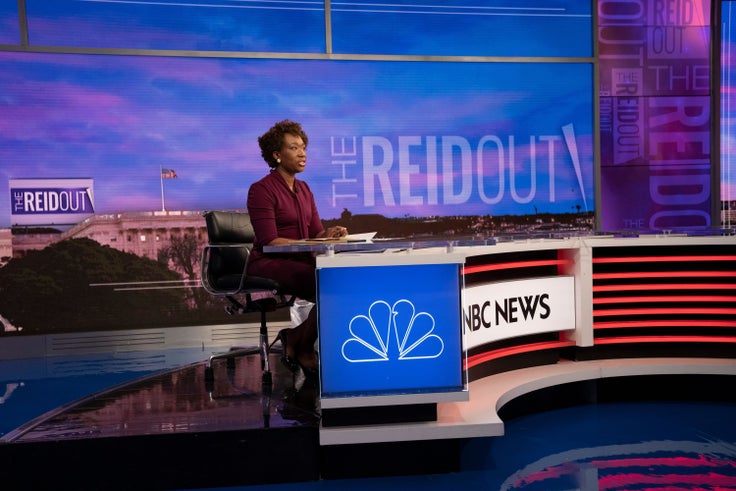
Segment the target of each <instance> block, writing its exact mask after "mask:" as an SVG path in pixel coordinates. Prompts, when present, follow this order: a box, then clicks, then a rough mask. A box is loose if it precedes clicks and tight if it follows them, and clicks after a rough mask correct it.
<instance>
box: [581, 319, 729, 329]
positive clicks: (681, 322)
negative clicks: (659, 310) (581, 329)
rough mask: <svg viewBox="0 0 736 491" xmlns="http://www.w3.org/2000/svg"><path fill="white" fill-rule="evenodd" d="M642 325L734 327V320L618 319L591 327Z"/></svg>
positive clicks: (634, 326)
mask: <svg viewBox="0 0 736 491" xmlns="http://www.w3.org/2000/svg"><path fill="white" fill-rule="evenodd" d="M642 327H736V320H733V321H726V320H709V321H704V320H703V319H678V320H671V321H662V320H643V321H618V322H594V323H593V329H622V328H642Z"/></svg>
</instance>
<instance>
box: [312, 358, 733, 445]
mask: <svg viewBox="0 0 736 491" xmlns="http://www.w3.org/2000/svg"><path fill="white" fill-rule="evenodd" d="M636 375H736V363H734V361H733V360H732V359H712V358H627V359H612V360H593V361H578V362H573V361H562V362H560V363H557V364H556V365H542V366H536V367H530V368H523V369H519V370H513V371H509V372H504V373H500V374H496V375H492V376H489V377H485V378H483V379H480V380H476V381H474V382H471V383H470V387H469V390H470V400H469V401H464V402H444V403H439V404H438V405H437V421H433V422H426V423H406V424H396V425H394V424H387V425H366V426H358V427H339V428H324V427H321V428H320V435H319V436H320V445H323V446H324V445H345V444H354V443H382V442H384V443H385V442H403V441H418V440H439V439H453V438H478V437H488V436H502V435H503V434H504V424H503V421H502V420H501V418H500V417H499V416H498V411H499V410H500V409H501V408H502V407H503V406H504V405H505V404H506V403H508V402H509V401H511V400H513V399H515V398H517V397H519V396H522V395H524V394H528V393H531V392H534V391H536V390H539V389H545V388H547V387H553V386H556V385H563V384H567V383H572V382H581V381H585V380H595V379H602V378H609V377H626V376H636Z"/></svg>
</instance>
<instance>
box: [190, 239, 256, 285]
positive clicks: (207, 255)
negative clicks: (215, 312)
mask: <svg viewBox="0 0 736 491" xmlns="http://www.w3.org/2000/svg"><path fill="white" fill-rule="evenodd" d="M213 249H216V250H220V249H242V250H243V251H244V253H245V261H244V264H243V271H242V273H241V274H240V283H239V285H238V286H237V288H236V289H234V290H221V289H218V288H217V287H216V286H215V285H213V284H212V283H211V282H210V275H209V267H210V259H211V257H212V250H213ZM249 259H250V247H249V244H208V245H206V246H205V247H204V249H203V250H202V268H201V272H200V276H201V281H202V287H204V289H205V290H206V291H207V292H208V293H210V294H212V295H234V294H236V293H239V292H241V291H242V290H243V286H244V285H245V279H246V276H247V271H248V260H249Z"/></svg>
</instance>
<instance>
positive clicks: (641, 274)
mask: <svg viewBox="0 0 736 491" xmlns="http://www.w3.org/2000/svg"><path fill="white" fill-rule="evenodd" d="M701 276H702V277H705V278H709V277H722V278H724V277H725V278H731V277H734V278H736V271H636V272H629V273H593V279H594V280H611V279H620V278H699V277H701Z"/></svg>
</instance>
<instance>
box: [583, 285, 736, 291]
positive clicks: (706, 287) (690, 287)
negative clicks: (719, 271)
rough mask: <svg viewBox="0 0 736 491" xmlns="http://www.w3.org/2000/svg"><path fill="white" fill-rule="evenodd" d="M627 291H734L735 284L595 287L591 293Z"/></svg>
mask: <svg viewBox="0 0 736 491" xmlns="http://www.w3.org/2000/svg"><path fill="white" fill-rule="evenodd" d="M627 290H646V291H651V290H736V283H672V284H669V283H648V284H646V285H641V284H637V285H595V286H593V292H594V293H595V292H618V291H627Z"/></svg>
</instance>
